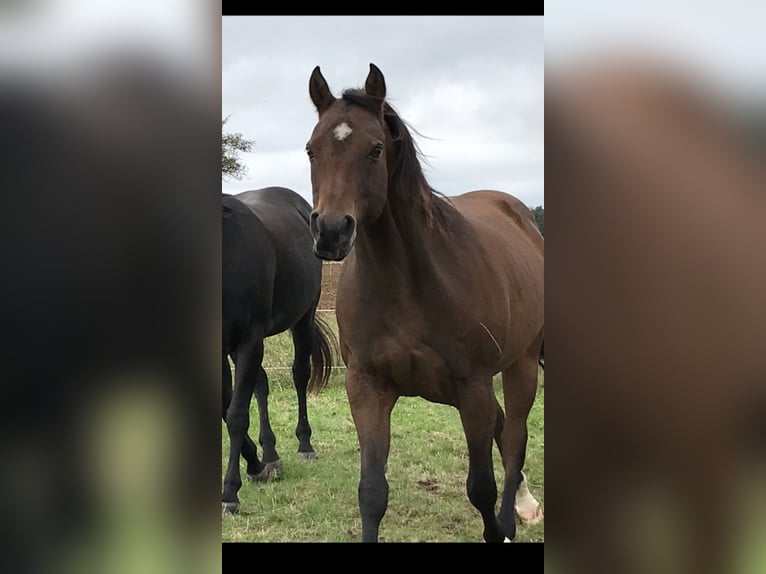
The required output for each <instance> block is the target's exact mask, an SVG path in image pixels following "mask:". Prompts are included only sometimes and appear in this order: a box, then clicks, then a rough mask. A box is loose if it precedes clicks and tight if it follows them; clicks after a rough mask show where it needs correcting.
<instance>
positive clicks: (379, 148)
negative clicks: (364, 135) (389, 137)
mask: <svg viewBox="0 0 766 574" xmlns="http://www.w3.org/2000/svg"><path fill="white" fill-rule="evenodd" d="M382 153H383V144H381V143H379V144H375V147H374V148H372V151H371V152H370V159H380V156H381V154H382Z"/></svg>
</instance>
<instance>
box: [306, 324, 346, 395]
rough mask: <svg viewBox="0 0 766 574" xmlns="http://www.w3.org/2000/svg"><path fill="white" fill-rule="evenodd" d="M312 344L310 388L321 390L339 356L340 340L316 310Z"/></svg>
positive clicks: (313, 390) (312, 390)
mask: <svg viewBox="0 0 766 574" xmlns="http://www.w3.org/2000/svg"><path fill="white" fill-rule="evenodd" d="M312 331H313V332H312V341H313V343H312V345H311V376H310V377H309V384H308V390H309V391H310V392H319V391H321V390H322V389H324V388H325V387H326V386H327V383H328V382H329V381H330V375H331V374H332V367H333V365H334V364H335V359H336V357H337V356H338V354H339V353H338V342H337V340H336V338H335V333H333V331H332V329H331V328H330V326H329V325H328V324H327V323H325V321H324V320H323V319H322V318H321V317H319V315H317V314H316V311H315V312H314V321H313V324H312Z"/></svg>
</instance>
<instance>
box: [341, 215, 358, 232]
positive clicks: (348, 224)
mask: <svg viewBox="0 0 766 574" xmlns="http://www.w3.org/2000/svg"><path fill="white" fill-rule="evenodd" d="M355 226H356V221H354V218H353V217H351V216H350V215H347V216H346V221H345V223H344V226H343V232H344V233H349V234H350V233H352V232H353V231H354V227H355Z"/></svg>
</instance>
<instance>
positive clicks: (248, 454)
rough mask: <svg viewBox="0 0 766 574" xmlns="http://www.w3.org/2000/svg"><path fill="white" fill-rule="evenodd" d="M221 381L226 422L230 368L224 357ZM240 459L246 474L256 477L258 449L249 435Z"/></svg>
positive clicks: (246, 437) (259, 469)
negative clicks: (243, 462)
mask: <svg viewBox="0 0 766 574" xmlns="http://www.w3.org/2000/svg"><path fill="white" fill-rule="evenodd" d="M221 381H222V382H223V412H222V417H223V422H226V411H227V410H228V408H229V404H231V395H232V390H231V367H230V366H229V361H228V360H227V358H226V356H225V355H224V357H223V371H222V374H221ZM242 458H244V459H245V461H246V462H247V474H248V475H250V476H253V475H257V474H258V473H259V472H261V471H262V470H263V465H262V464H261V461H260V460H258V449H257V448H256V446H255V443H254V442H253V439H251V438H250V435H249V434H246V435H245V442H244V443H243V444H242Z"/></svg>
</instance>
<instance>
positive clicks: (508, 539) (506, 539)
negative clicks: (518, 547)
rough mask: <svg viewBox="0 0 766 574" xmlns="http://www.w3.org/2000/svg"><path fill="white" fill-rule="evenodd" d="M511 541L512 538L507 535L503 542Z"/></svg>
mask: <svg viewBox="0 0 766 574" xmlns="http://www.w3.org/2000/svg"><path fill="white" fill-rule="evenodd" d="M510 541H511V539H510V538H508V537H507V536H506V537H505V540H503V542H510Z"/></svg>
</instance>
